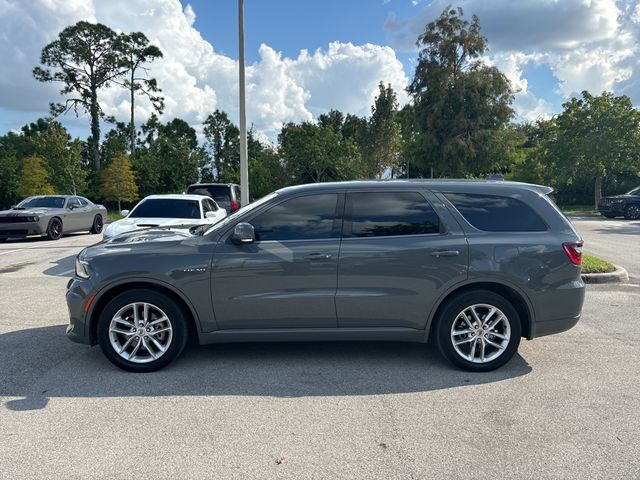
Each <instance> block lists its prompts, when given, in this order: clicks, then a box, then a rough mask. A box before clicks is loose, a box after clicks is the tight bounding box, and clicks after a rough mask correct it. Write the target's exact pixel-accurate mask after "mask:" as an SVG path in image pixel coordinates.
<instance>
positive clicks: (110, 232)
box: [104, 217, 204, 237]
mask: <svg viewBox="0 0 640 480" xmlns="http://www.w3.org/2000/svg"><path fill="white" fill-rule="evenodd" d="M201 223H204V221H203V220H201V219H198V218H128V217H127V218H123V219H122V220H117V221H115V222H113V223H110V224H109V225H107V228H106V229H105V231H104V235H105V236H106V237H114V236H116V235H120V234H122V233H125V232H132V231H135V230H140V229H149V228H154V227H166V226H171V225H175V226H179V227H182V228H185V229H188V227H189V226H192V225H200V224H201Z"/></svg>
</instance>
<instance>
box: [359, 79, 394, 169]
mask: <svg viewBox="0 0 640 480" xmlns="http://www.w3.org/2000/svg"><path fill="white" fill-rule="evenodd" d="M378 88H379V93H378V96H377V97H376V99H375V102H374V104H373V106H372V107H371V118H370V119H369V125H368V126H369V132H368V137H369V141H368V142H367V143H368V148H367V149H366V150H365V163H366V165H367V167H368V168H367V170H368V171H367V176H368V177H369V178H374V177H377V176H379V175H381V174H382V172H383V171H384V170H386V169H391V176H392V177H393V173H394V169H397V167H398V157H399V154H400V125H399V124H398V119H397V116H398V100H397V98H396V92H394V91H393V88H391V84H389V85H387V86H386V87H385V86H384V83H382V82H380V85H379V86H378Z"/></svg>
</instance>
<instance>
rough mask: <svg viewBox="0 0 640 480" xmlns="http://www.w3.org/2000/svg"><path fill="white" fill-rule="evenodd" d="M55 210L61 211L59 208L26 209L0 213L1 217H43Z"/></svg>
mask: <svg viewBox="0 0 640 480" xmlns="http://www.w3.org/2000/svg"><path fill="white" fill-rule="evenodd" d="M55 210H62V209H60V208H44V207H40V208H27V209H25V210H15V209H13V208H12V209H11V210H2V211H0V216H1V217H24V216H26V215H45V214H47V213H50V212H52V211H55Z"/></svg>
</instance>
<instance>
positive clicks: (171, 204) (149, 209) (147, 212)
mask: <svg viewBox="0 0 640 480" xmlns="http://www.w3.org/2000/svg"><path fill="white" fill-rule="evenodd" d="M129 216H130V217H132V218H154V217H156V218H200V206H199V205H198V202H197V201H196V200H177V199H168V198H155V199H150V200H145V201H144V202H142V203H141V204H140V205H138V206H137V207H136V208H134V209H133V211H132V212H131V213H130V214H129Z"/></svg>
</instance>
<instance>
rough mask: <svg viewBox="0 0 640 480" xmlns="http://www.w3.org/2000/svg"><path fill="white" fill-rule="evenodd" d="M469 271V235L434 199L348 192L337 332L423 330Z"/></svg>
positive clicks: (423, 195)
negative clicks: (444, 296)
mask: <svg viewBox="0 0 640 480" xmlns="http://www.w3.org/2000/svg"><path fill="white" fill-rule="evenodd" d="M427 198H429V199H430V200H431V201H428V200H427ZM434 206H435V207H436V208H434ZM467 265H468V247H467V242H466V239H465V237H464V234H463V232H462V230H461V229H460V226H459V225H458V223H457V222H456V221H455V219H454V218H453V217H452V216H451V214H450V213H449V212H447V210H446V208H444V206H443V205H442V204H441V202H440V201H439V200H438V199H437V198H436V197H435V196H433V195H432V194H431V193H429V192H424V191H418V190H416V191H407V190H398V191H390V190H387V189H385V190H384V191H382V190H377V191H354V192H349V193H348V194H347V198H346V205H345V220H344V226H343V239H342V246H341V248H340V261H339V267H338V289H337V293H336V311H337V316H338V325H339V326H340V327H409V328H416V329H423V328H425V325H426V320H427V317H428V315H429V312H430V311H431V308H432V307H433V305H434V303H435V302H436V300H437V299H438V298H439V297H440V295H441V294H442V293H443V292H444V291H445V290H447V289H448V288H449V287H450V286H452V285H454V284H456V283H459V282H462V281H464V280H465V279H466V278H467Z"/></svg>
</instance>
